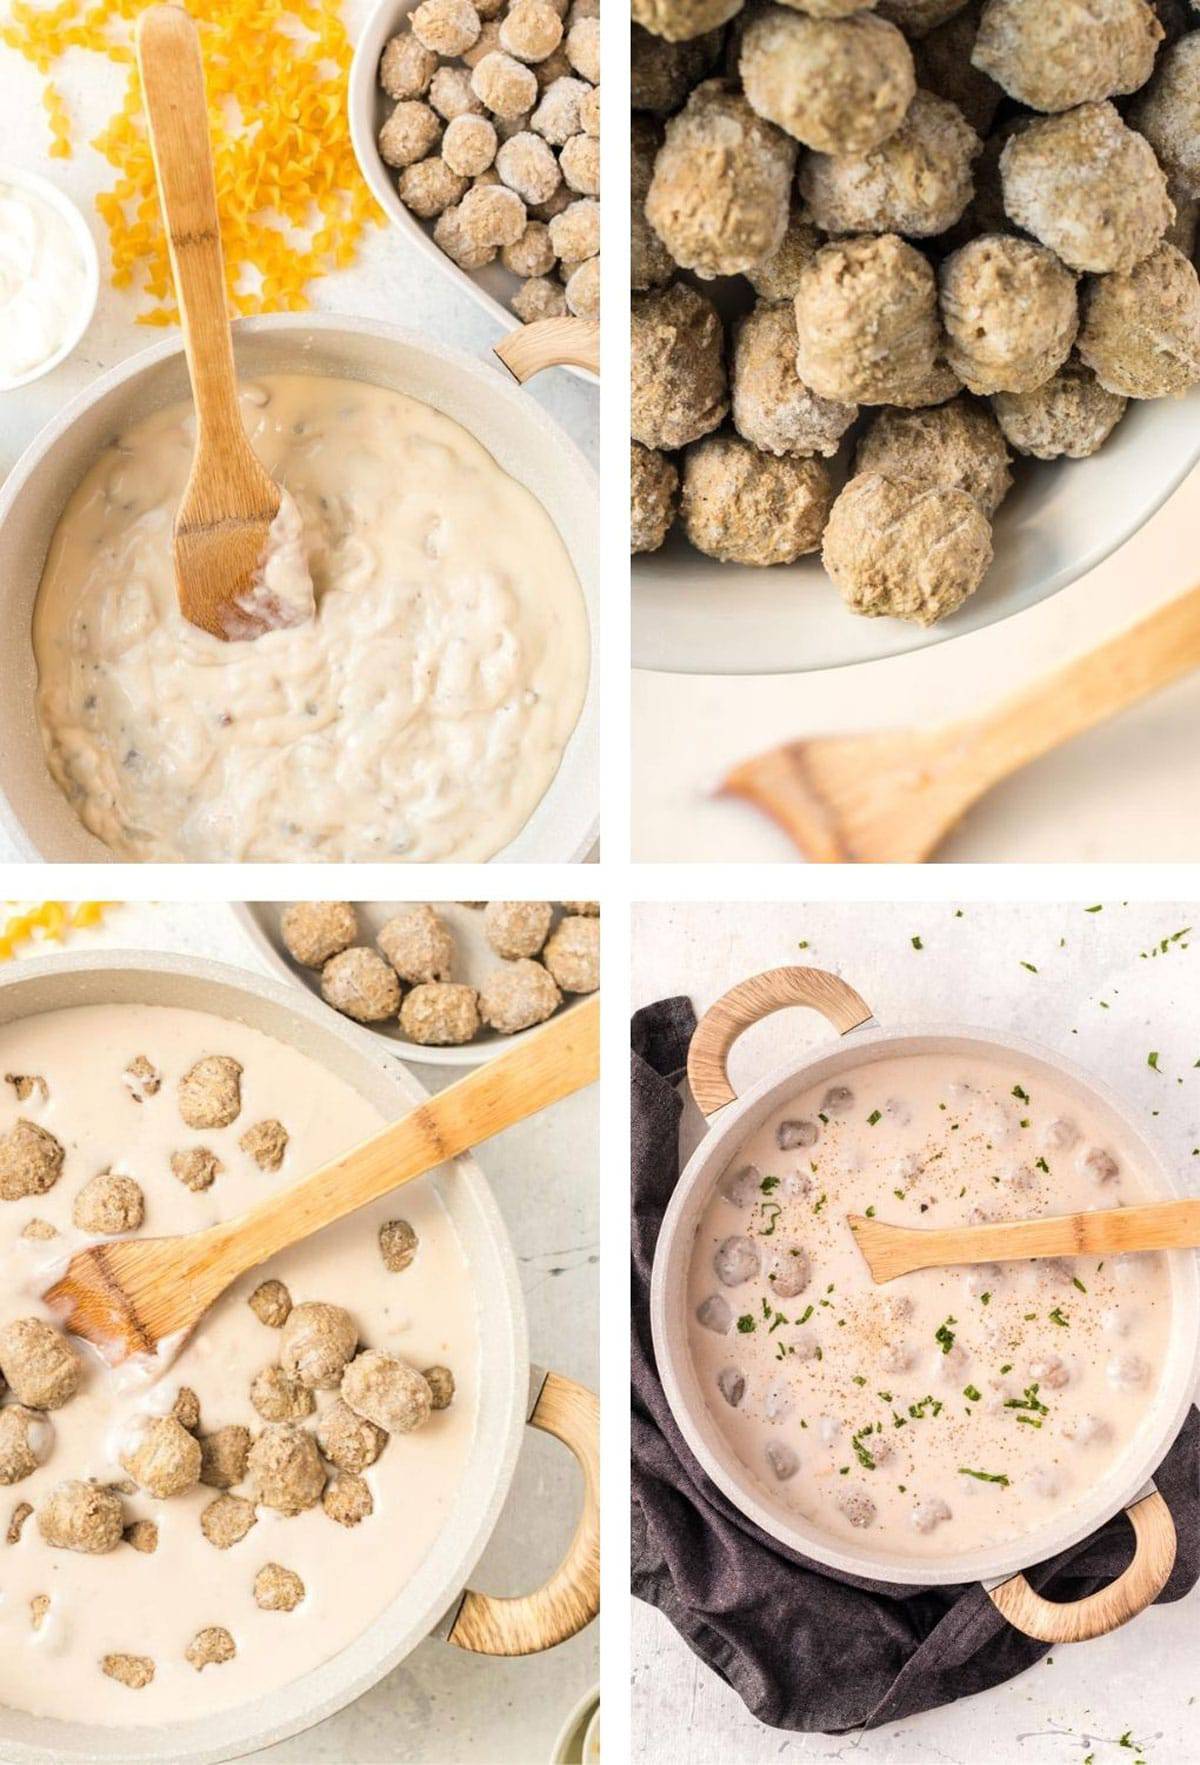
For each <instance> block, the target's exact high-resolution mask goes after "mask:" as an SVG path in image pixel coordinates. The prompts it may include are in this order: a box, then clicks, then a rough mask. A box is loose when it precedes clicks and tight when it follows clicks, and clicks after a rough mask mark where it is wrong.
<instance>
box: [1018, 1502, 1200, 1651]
mask: <svg viewBox="0 0 1200 1765" xmlns="http://www.w3.org/2000/svg"><path fill="white" fill-rule="evenodd" d="M1125 1517H1126V1519H1127V1520H1128V1521H1129V1524H1130V1525H1131V1526H1132V1527H1133V1535H1134V1539H1135V1545H1134V1552H1133V1561H1132V1562H1131V1563H1130V1564H1129V1566H1128V1568H1126V1569H1124V1570H1123V1571H1122V1572H1121V1574H1120V1575H1118V1576H1117V1579H1116V1580H1115V1581H1111V1582H1110V1583H1109V1585H1108V1586H1107V1587H1102V1588H1101V1589H1100V1590H1099V1592H1097V1593H1089V1594H1088V1595H1087V1597H1086V1598H1085V1599H1081V1600H1071V1601H1068V1602H1065V1603H1064V1602H1061V1601H1058V1600H1047V1599H1043V1598H1042V1596H1041V1594H1040V1593H1035V1592H1034V1591H1033V1589H1032V1587H1030V1585H1029V1583H1028V1581H1027V1580H1026V1579H1025V1577H1024V1575H1020V1574H1018V1575H1012V1576H1010V1577H1009V1578H1008V1579H1007V1580H1006V1581H1002V1582H1000V1584H999V1586H997V1587H989V1588H988V1589H987V1593H988V1597H989V1599H990V1600H991V1601H992V1604H993V1605H994V1606H995V1607H996V1609H997V1610H998V1611H999V1612H1001V1613H1003V1615H1004V1617H1005V1618H1007V1619H1008V1622H1009V1623H1010V1624H1011V1625H1012V1627H1013V1629H1014V1630H1019V1631H1021V1632H1022V1633H1023V1634H1024V1635H1025V1636H1035V1637H1037V1639H1038V1641H1039V1642H1089V1641H1090V1640H1091V1638H1092V1637H1094V1636H1107V1635H1108V1632H1109V1631H1110V1630H1119V1629H1120V1627H1121V1625H1122V1624H1128V1622H1129V1620H1130V1619H1131V1618H1136V1617H1137V1615H1138V1613H1139V1612H1144V1611H1145V1609H1146V1607H1147V1606H1148V1605H1151V1604H1152V1603H1153V1602H1154V1601H1155V1600H1156V1599H1157V1598H1158V1596H1159V1594H1160V1593H1161V1592H1162V1590H1163V1588H1164V1587H1165V1586H1166V1584H1167V1578H1168V1576H1169V1575H1170V1573H1171V1570H1172V1568H1173V1567H1174V1564H1175V1522H1174V1521H1173V1520H1172V1518H1171V1510H1170V1508H1169V1507H1168V1506H1167V1504H1166V1502H1165V1501H1164V1500H1163V1498H1162V1496H1161V1495H1160V1494H1159V1493H1158V1491H1157V1489H1155V1487H1154V1485H1153V1484H1151V1485H1150V1487H1149V1489H1148V1491H1147V1492H1146V1493H1145V1494H1143V1495H1141V1496H1139V1498H1138V1499H1137V1501H1135V1502H1133V1503H1132V1504H1131V1506H1129V1507H1127V1508H1126V1509H1125Z"/></svg>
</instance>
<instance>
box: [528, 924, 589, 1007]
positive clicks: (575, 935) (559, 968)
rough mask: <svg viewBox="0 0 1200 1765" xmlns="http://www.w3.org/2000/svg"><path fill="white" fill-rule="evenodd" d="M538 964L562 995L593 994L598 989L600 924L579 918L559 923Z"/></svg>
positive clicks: (548, 940) (547, 941)
mask: <svg viewBox="0 0 1200 1765" xmlns="http://www.w3.org/2000/svg"><path fill="white" fill-rule="evenodd" d="M542 961H543V962H544V963H545V965H546V967H547V968H548V969H549V971H550V973H551V975H552V976H553V977H554V979H555V981H556V982H557V983H558V985H559V987H561V989H562V991H563V992H564V993H594V992H595V991H596V988H597V987H598V986H599V985H600V921H599V920H598V919H592V918H590V917H585V916H584V915H583V914H570V915H568V916H567V918H566V919H560V920H559V922H558V924H557V925H556V926H555V928H554V930H553V931H552V932H551V933H550V936H549V938H548V939H547V940H546V948H545V949H544V950H543V951H542Z"/></svg>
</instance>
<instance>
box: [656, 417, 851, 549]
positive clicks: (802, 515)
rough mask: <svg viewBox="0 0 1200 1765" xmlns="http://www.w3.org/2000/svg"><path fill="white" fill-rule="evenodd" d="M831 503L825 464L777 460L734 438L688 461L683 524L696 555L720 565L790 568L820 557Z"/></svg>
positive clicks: (699, 448) (697, 450) (693, 451)
mask: <svg viewBox="0 0 1200 1765" xmlns="http://www.w3.org/2000/svg"><path fill="white" fill-rule="evenodd" d="M832 500H833V486H832V484H831V482H830V478H829V470H828V467H827V466H825V464H824V463H823V462H822V461H821V460H816V459H800V458H796V457H793V456H790V455H789V456H785V457H784V458H782V459H776V458H774V457H773V456H772V455H770V454H764V453H760V452H759V451H758V449H757V448H755V447H751V445H750V443H749V442H748V441H743V440H742V438H741V437H740V436H737V435H714V436H710V437H709V438H708V439H707V440H705V441H698V442H695V443H694V444H693V445H692V446H691V447H689V448H688V450H687V452H686V453H685V455H684V459H683V493H682V496H681V498H680V504H679V512H680V519H681V520H682V522H683V525H684V527H685V529H686V531H687V536H688V538H689V539H690V540H691V542H692V544H693V545H694V546H695V547H696V549H697V550H698V551H702V552H704V553H706V554H707V556H708V557H710V558H717V559H718V560H719V561H720V562H721V563H723V564H757V565H769V564H791V563H794V562H795V561H796V559H797V558H799V557H802V556H803V555H804V554H805V553H806V552H815V551H817V550H818V549H819V548H820V544H821V534H822V532H823V531H824V527H825V521H826V518H827V516H828V514H829V506H830V503H831V502H832Z"/></svg>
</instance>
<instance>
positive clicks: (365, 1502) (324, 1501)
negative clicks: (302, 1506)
mask: <svg viewBox="0 0 1200 1765" xmlns="http://www.w3.org/2000/svg"><path fill="white" fill-rule="evenodd" d="M321 1506H322V1507H323V1508H324V1509H325V1512H326V1513H327V1514H328V1515H329V1518H330V1519H331V1520H336V1521H337V1523H338V1525H339V1526H357V1525H358V1524H359V1523H360V1521H362V1520H365V1519H366V1518H367V1516H368V1515H369V1514H370V1513H371V1511H372V1510H373V1508H374V1506H375V1503H374V1501H373V1500H372V1499H371V1491H370V1489H369V1488H368V1486H367V1484H366V1483H365V1482H364V1481H363V1479H362V1478H361V1477H356V1476H355V1474H354V1472H353V1471H339V1472H338V1473H337V1475H336V1476H334V1477H331V1478H330V1479H329V1482H328V1483H327V1484H326V1485H325V1489H324V1492H323V1494H322V1496H321Z"/></svg>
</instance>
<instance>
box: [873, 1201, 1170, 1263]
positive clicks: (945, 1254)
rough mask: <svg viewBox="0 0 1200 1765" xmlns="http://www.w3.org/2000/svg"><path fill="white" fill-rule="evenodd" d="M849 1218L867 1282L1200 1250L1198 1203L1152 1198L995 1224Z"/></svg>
mask: <svg viewBox="0 0 1200 1765" xmlns="http://www.w3.org/2000/svg"><path fill="white" fill-rule="evenodd" d="M847 1223H848V1225H849V1227H850V1230H851V1231H852V1232H853V1233H854V1241H855V1243H856V1244H857V1245H858V1248H859V1249H860V1250H861V1251H862V1253H863V1256H864V1258H865V1259H866V1264H867V1267H868V1268H869V1269H870V1271H871V1279H872V1280H873V1281H894V1280H895V1279H896V1277H897V1275H911V1274H912V1272H913V1270H914V1269H940V1268H948V1267H951V1266H953V1265H956V1264H958V1263H973V1262H1018V1261H1027V1260H1029V1259H1030V1258H1032V1257H1038V1256H1123V1255H1124V1254H1125V1252H1126V1251H1127V1250H1195V1249H1197V1248H1200V1201H1152V1202H1149V1203H1148V1204H1147V1205H1146V1206H1144V1207H1111V1208H1103V1209H1100V1210H1098V1211H1097V1212H1096V1213H1064V1214H1059V1215H1058V1216H1057V1217H1055V1218H1053V1219H1044V1220H1005V1221H1004V1222H1003V1224H1001V1225H996V1226H950V1227H945V1228H936V1229H931V1228H926V1227H924V1226H889V1225H888V1224H887V1222H886V1220H869V1219H867V1218H866V1217H865V1216H864V1215H863V1214H860V1213H852V1214H849V1215H848V1216H847Z"/></svg>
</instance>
